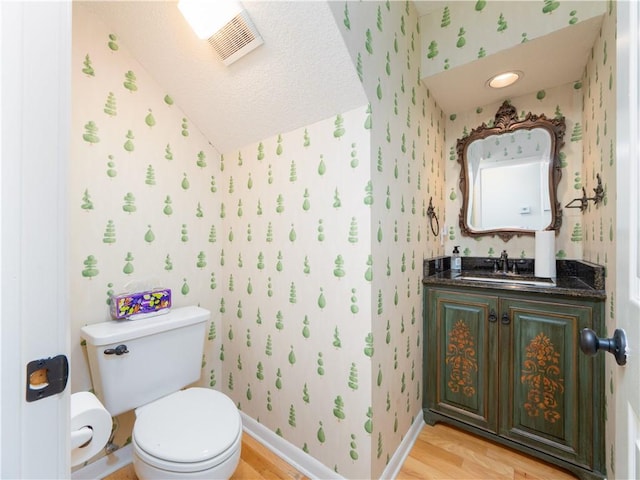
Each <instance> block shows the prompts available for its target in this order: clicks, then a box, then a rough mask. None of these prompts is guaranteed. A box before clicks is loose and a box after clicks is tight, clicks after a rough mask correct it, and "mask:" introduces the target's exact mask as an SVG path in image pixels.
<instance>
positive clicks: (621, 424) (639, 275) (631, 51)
mask: <svg viewBox="0 0 640 480" xmlns="http://www.w3.org/2000/svg"><path fill="white" fill-rule="evenodd" d="M617 8H618V40H617V62H618V83H617V95H618V98H617V121H616V131H617V137H618V138H617V172H616V177H617V203H616V207H617V212H618V214H617V232H618V233H617V254H616V257H617V261H616V267H617V268H616V271H617V273H616V289H617V295H616V319H617V328H621V329H623V330H624V331H625V332H626V334H627V344H628V359H627V365H626V366H624V367H617V368H616V370H615V371H614V376H615V378H614V382H615V384H616V391H615V396H616V401H615V412H614V415H615V429H616V434H615V448H614V451H615V478H617V479H620V480H627V479H640V380H639V379H640V255H639V252H638V244H639V242H640V232H639V225H640V222H639V215H640V209H639V204H640V195H639V194H638V189H639V188H640V175H639V171H640V169H639V168H638V163H639V162H640V148H639V145H640V130H639V123H638V110H639V100H638V98H639V95H638V89H639V84H638V81H640V75H639V70H638V65H639V63H638V60H639V57H640V48H639V42H640V37H639V36H638V26H639V25H640V16H639V13H638V12H639V9H638V3H637V2H636V1H635V0H633V1H619V2H617ZM610 333H611V332H610Z"/></svg>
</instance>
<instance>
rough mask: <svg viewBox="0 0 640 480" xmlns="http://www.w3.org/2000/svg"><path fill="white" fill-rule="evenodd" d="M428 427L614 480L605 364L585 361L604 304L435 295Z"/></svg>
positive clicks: (428, 312) (436, 291)
mask: <svg viewBox="0 0 640 480" xmlns="http://www.w3.org/2000/svg"><path fill="white" fill-rule="evenodd" d="M424 299H425V304H424V315H425V341H424V344H423V345H424V361H425V365H424V376H425V378H424V397H423V398H424V417H425V421H426V422H427V423H430V424H434V423H436V422H438V421H442V422H447V423H451V424H454V425H457V426H458V427H460V428H463V429H467V430H470V431H472V432H474V433H477V434H480V435H482V436H485V437H488V438H492V439H495V440H496V441H498V442H500V443H503V444H506V445H508V446H511V447H514V448H516V449H519V450H521V451H524V452H526V453H529V454H531V455H534V456H537V457H539V458H542V459H543V460H546V461H549V462H551V463H554V464H556V465H558V466H560V467H563V468H566V469H568V470H570V471H572V472H573V473H575V474H576V475H578V476H579V477H581V478H603V477H604V469H605V467H604V465H605V463H604V445H603V440H604V404H603V400H604V399H603V397H604V390H603V389H604V380H603V374H604V371H603V369H604V363H603V357H602V355H599V356H596V357H588V356H587V355H584V354H583V353H582V352H581V351H580V347H579V343H578V340H579V335H580V331H581V330H582V329H583V328H591V329H593V330H595V331H596V332H598V333H599V334H602V333H604V332H603V317H604V315H603V313H604V301H603V300H601V299H590V298H580V297H578V298H574V297H563V296H559V297H555V296H553V295H544V294H540V293H528V292H527V293H518V292H517V291H516V292H512V291H510V290H508V289H505V290H501V289H484V288H455V289H454V288H448V287H429V288H427V289H426V290H425V297H424Z"/></svg>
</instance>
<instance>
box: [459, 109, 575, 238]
mask: <svg viewBox="0 0 640 480" xmlns="http://www.w3.org/2000/svg"><path fill="white" fill-rule="evenodd" d="M564 129H565V125H564V118H560V119H553V120H549V119H547V118H546V117H545V116H544V115H541V116H536V115H532V114H531V113H529V114H527V115H526V116H525V118H524V120H518V118H517V114H516V110H515V107H513V106H511V105H509V104H508V103H507V102H505V103H504V104H503V105H502V107H500V109H499V110H498V113H497V114H496V118H495V121H494V126H493V127H488V126H486V125H485V124H483V125H481V126H480V127H478V128H476V129H475V130H473V131H472V132H471V134H470V135H469V136H467V137H465V138H463V139H460V140H458V161H459V162H460V164H461V173H460V188H461V190H462V193H463V206H462V211H461V213H460V226H461V229H462V233H463V234H464V235H469V236H479V235H499V236H500V237H501V238H503V240H505V241H507V240H508V239H509V238H511V237H512V236H514V235H526V234H531V235H533V234H534V233H535V231H536V230H555V229H558V228H559V227H560V223H561V210H560V206H559V204H558V203H557V201H556V187H557V185H558V182H559V180H560V176H561V172H560V167H559V163H560V162H559V158H558V153H559V149H560V147H561V146H562V144H563V141H562V138H563V136H564Z"/></svg>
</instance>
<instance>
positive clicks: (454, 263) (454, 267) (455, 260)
mask: <svg viewBox="0 0 640 480" xmlns="http://www.w3.org/2000/svg"><path fill="white" fill-rule="evenodd" d="M461 270H462V259H461V258H460V246H459V245H456V246H455V247H453V254H452V255H451V271H452V272H455V273H460V271H461Z"/></svg>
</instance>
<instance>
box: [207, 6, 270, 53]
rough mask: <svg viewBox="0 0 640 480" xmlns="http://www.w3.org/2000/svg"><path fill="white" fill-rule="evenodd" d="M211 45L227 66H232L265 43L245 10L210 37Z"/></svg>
mask: <svg viewBox="0 0 640 480" xmlns="http://www.w3.org/2000/svg"><path fill="white" fill-rule="evenodd" d="M209 43H210V44H211V46H212V47H213V48H214V49H215V51H216V52H217V53H218V55H219V56H220V58H221V59H222V63H224V64H225V65H231V64H232V63H233V62H235V61H236V60H239V59H240V58H242V57H244V56H245V55H246V54H247V53H249V52H250V51H252V50H254V49H255V48H257V47H259V46H260V45H262V44H263V43H264V41H263V40H262V37H261V36H260V33H258V30H257V29H256V27H255V25H254V24H253V22H252V21H251V19H250V18H249V15H248V14H247V11H246V10H243V11H242V12H240V13H239V14H238V15H236V16H235V17H234V18H232V19H231V20H230V21H229V23H227V24H226V25H225V26H224V27H222V28H221V29H220V30H218V31H217V32H216V33H214V34H213V35H212V36H211V37H209Z"/></svg>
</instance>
